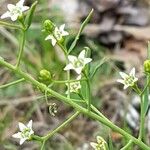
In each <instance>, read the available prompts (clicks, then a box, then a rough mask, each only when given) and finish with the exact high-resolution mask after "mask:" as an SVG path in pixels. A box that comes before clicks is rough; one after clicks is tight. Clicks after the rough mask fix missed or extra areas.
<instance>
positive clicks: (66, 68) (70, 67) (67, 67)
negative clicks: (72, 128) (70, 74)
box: [64, 64, 74, 70]
mask: <svg viewBox="0 0 150 150" xmlns="http://www.w3.org/2000/svg"><path fill="white" fill-rule="evenodd" d="M71 69H74V67H73V65H72V64H68V65H66V67H65V68H64V70H71Z"/></svg>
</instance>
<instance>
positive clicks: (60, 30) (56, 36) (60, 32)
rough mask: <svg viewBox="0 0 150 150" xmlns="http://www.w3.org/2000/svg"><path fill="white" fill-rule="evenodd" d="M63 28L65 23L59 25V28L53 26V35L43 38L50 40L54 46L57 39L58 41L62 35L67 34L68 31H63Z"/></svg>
mask: <svg viewBox="0 0 150 150" xmlns="http://www.w3.org/2000/svg"><path fill="white" fill-rule="evenodd" d="M64 28H65V24H63V25H61V26H60V27H59V28H58V27H55V30H54V33H53V34H54V36H53V35H48V36H47V37H46V38H45V40H51V41H52V45H53V46H55V44H56V43H57V41H60V40H61V39H62V37H63V36H67V35H69V33H68V32H67V31H65V30H64Z"/></svg>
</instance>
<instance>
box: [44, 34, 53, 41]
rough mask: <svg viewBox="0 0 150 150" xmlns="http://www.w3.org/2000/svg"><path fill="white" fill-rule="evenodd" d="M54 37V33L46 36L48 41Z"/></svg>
mask: <svg viewBox="0 0 150 150" xmlns="http://www.w3.org/2000/svg"><path fill="white" fill-rule="evenodd" d="M52 38H53V36H52V35H48V36H47V37H46V38H45V40H46V41H47V40H51V39H52Z"/></svg>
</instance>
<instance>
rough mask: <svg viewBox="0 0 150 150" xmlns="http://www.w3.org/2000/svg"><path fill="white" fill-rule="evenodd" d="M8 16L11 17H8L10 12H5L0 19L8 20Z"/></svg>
mask: <svg viewBox="0 0 150 150" xmlns="http://www.w3.org/2000/svg"><path fill="white" fill-rule="evenodd" d="M10 16H11V15H10V12H9V11H7V12H6V13H4V14H3V15H2V16H1V19H4V18H8V17H10Z"/></svg>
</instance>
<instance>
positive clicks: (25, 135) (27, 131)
mask: <svg viewBox="0 0 150 150" xmlns="http://www.w3.org/2000/svg"><path fill="white" fill-rule="evenodd" d="M30 131H31V130H30V129H29V128H26V129H24V130H23V131H22V133H21V136H22V137H23V138H30V136H31V133H30Z"/></svg>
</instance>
